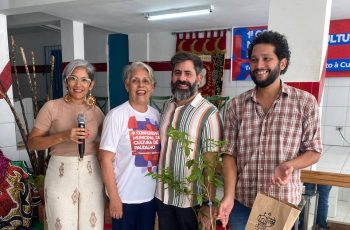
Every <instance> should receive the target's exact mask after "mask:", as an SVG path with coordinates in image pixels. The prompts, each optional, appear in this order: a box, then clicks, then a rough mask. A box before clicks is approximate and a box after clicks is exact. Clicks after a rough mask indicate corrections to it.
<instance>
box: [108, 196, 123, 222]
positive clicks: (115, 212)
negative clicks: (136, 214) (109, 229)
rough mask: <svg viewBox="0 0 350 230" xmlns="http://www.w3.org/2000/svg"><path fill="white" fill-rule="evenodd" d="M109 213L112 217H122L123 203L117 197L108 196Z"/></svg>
mask: <svg viewBox="0 0 350 230" xmlns="http://www.w3.org/2000/svg"><path fill="white" fill-rule="evenodd" d="M109 213H110V215H111V217H112V218H115V219H121V218H123V204H122V202H121V200H120V199H119V198H110V200H109Z"/></svg>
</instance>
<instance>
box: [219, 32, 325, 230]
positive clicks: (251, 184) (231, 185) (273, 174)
mask: <svg viewBox="0 0 350 230" xmlns="http://www.w3.org/2000/svg"><path fill="white" fill-rule="evenodd" d="M248 57H249V59H250V71H251V72H250V74H251V77H252V79H253V81H254V83H255V85H256V87H255V88H254V89H251V90H249V91H247V92H245V93H243V94H241V95H239V96H237V97H235V98H233V99H232V101H231V102H230V104H229V105H228V107H227V110H226V115H225V123H224V140H225V141H227V143H226V145H225V146H224V148H223V151H224V152H225V153H226V154H225V155H224V157H223V174H224V184H225V186H224V198H223V200H222V202H221V205H220V208H219V213H218V218H220V219H221V221H222V223H223V225H224V226H226V224H227V223H228V224H229V226H230V229H231V230H236V229H244V228H245V225H246V223H247V221H248V217H249V214H250V211H251V207H252V206H253V203H254V200H255V197H256V195H257V193H258V192H259V191H260V192H265V193H269V194H270V195H272V196H274V197H277V198H278V199H280V200H284V201H287V202H290V203H293V204H295V205H297V204H298V203H299V202H300V200H301V181H300V169H302V168H305V167H308V166H310V165H312V164H314V163H316V162H317V161H318V159H319V158H320V154H321V152H322V143H321V135H320V119H319V111H318V104H317V101H316V99H315V98H314V96H313V95H311V94H310V93H308V92H305V91H303V90H299V89H296V88H294V87H290V86H288V85H286V84H285V83H283V82H282V81H281V78H280V75H281V74H284V73H285V72H286V70H287V68H288V64H289V60H290V51H289V47H288V42H287V40H286V38H285V37H284V36H283V35H281V34H279V33H277V32H272V31H266V32H263V33H261V34H259V35H258V36H257V37H256V38H255V39H254V41H253V42H252V43H251V44H250V46H249V48H248Z"/></svg>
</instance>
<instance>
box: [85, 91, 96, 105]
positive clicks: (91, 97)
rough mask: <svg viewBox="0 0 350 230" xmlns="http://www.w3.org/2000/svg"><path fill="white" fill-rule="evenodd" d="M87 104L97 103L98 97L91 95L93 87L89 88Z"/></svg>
mask: <svg viewBox="0 0 350 230" xmlns="http://www.w3.org/2000/svg"><path fill="white" fill-rule="evenodd" d="M86 104H87V105H89V106H94V105H95V104H96V98H95V97H94V96H92V95H91V89H90V90H89V96H87V98H86Z"/></svg>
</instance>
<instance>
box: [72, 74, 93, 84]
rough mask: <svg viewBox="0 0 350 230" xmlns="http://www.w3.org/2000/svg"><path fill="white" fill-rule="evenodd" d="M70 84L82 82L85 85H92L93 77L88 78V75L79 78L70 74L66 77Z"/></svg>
mask: <svg viewBox="0 0 350 230" xmlns="http://www.w3.org/2000/svg"><path fill="white" fill-rule="evenodd" d="M66 80H67V82H68V84H76V83H78V82H80V83H81V84H83V85H90V84H91V81H92V80H91V79H90V78H87V77H82V78H78V77H76V76H74V75H70V76H68V77H67V78H66Z"/></svg>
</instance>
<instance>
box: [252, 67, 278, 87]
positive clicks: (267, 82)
mask: <svg viewBox="0 0 350 230" xmlns="http://www.w3.org/2000/svg"><path fill="white" fill-rule="evenodd" d="M259 70H260V69H256V70H254V71H253V72H252V71H250V76H251V77H252V80H253V81H254V83H255V85H256V86H257V87H259V88H265V87H267V86H269V85H271V84H272V83H274V82H275V80H276V79H277V77H278V76H279V75H280V73H281V69H280V65H279V63H278V65H277V66H276V68H274V69H273V70H270V73H269V75H267V78H266V79H265V80H261V81H259V80H258V79H257V77H256V74H255V73H256V72H257V71H259Z"/></svg>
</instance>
